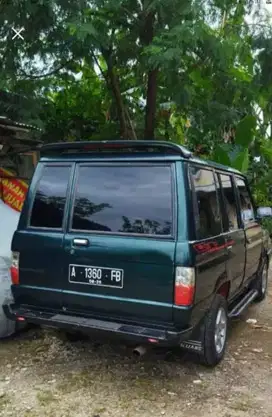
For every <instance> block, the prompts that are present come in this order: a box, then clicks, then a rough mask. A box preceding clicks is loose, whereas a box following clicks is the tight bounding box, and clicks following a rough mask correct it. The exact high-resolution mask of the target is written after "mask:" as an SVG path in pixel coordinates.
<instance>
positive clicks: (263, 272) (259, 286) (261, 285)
mask: <svg viewBox="0 0 272 417" xmlns="http://www.w3.org/2000/svg"><path fill="white" fill-rule="evenodd" d="M267 284H268V261H267V259H264V261H263V263H262V266H261V268H260V269H259V271H258V272H257V279H256V281H255V286H254V287H255V289H256V290H257V291H258V296H257V297H256V298H255V302H257V303H260V302H261V301H263V300H264V299H265V297H266V294H267Z"/></svg>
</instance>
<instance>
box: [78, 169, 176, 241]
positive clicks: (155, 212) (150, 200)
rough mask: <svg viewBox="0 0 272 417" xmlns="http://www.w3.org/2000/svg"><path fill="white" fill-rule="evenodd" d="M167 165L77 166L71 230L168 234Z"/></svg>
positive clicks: (169, 197)
mask: <svg viewBox="0 0 272 417" xmlns="http://www.w3.org/2000/svg"><path fill="white" fill-rule="evenodd" d="M172 223H173V222H172V174H171V166H170V165H169V166H168V165H167V166H165V165H163V166H162V165H153V166H80V167H79V168H78V172H77V180H76V190H75V201H74V209H73V218H72V229H73V230H84V231H99V232H111V233H137V234H144V235H171V234H172Z"/></svg>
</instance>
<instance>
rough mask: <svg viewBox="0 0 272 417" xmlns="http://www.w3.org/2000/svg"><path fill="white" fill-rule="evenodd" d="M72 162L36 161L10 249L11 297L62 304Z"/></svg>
mask: <svg viewBox="0 0 272 417" xmlns="http://www.w3.org/2000/svg"><path fill="white" fill-rule="evenodd" d="M71 171H72V165H71V164H65V163H63V164H62V163H59V164H44V163H40V164H39V166H38V167H37V170H36V172H35V176H34V178H33V181H32V184H31V187H30V190H29V194H28V197H27V201H26V203H25V205H24V208H23V212H22V216H21V218H20V222H19V227H18V230H17V231H16V232H15V235H14V237H13V242H12V250H13V251H16V252H19V253H20V263H19V268H20V269H19V276H20V285H16V286H14V287H13V291H14V296H15V301H16V302H17V303H19V304H28V305H32V306H37V307H44V308H48V309H60V308H61V307H62V298H61V294H62V287H63V276H64V275H63V262H64V256H63V238H64V228H63V227H64V217H65V216H64V213H65V206H66V200H67V198H66V197H67V191H68V188H69V187H68V184H69V181H70V179H71V177H72V176H71Z"/></svg>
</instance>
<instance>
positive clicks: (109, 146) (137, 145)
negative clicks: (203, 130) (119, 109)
mask: <svg viewBox="0 0 272 417" xmlns="http://www.w3.org/2000/svg"><path fill="white" fill-rule="evenodd" d="M114 151H116V152H122V151H123V152H124V151H125V152H154V153H155V152H157V153H164V154H170V155H181V156H183V157H184V158H190V157H191V156H192V153H191V152H190V151H189V150H188V149H186V148H184V147H183V146H181V145H177V144H176V143H172V142H166V141H156V140H154V141H151V140H149V141H148V140H129V141H127V140H105V141H93V142H92V141H90V142H83V141H82V142H58V143H51V144H46V145H43V146H41V148H40V152H41V156H46V155H49V154H51V155H52V154H56V153H57V154H60V153H62V154H63V153H77V152H84V153H88V152H96V153H97V152H114Z"/></svg>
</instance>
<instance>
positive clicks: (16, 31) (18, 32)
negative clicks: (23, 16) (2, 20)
mask: <svg viewBox="0 0 272 417" xmlns="http://www.w3.org/2000/svg"><path fill="white" fill-rule="evenodd" d="M12 30H13V32H15V35H14V36H13V37H12V40H13V39H15V38H17V36H18V37H19V38H21V39H24V38H23V36H22V35H21V32H22V31H23V30H24V28H21V29H20V30H16V29H14V28H12Z"/></svg>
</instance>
